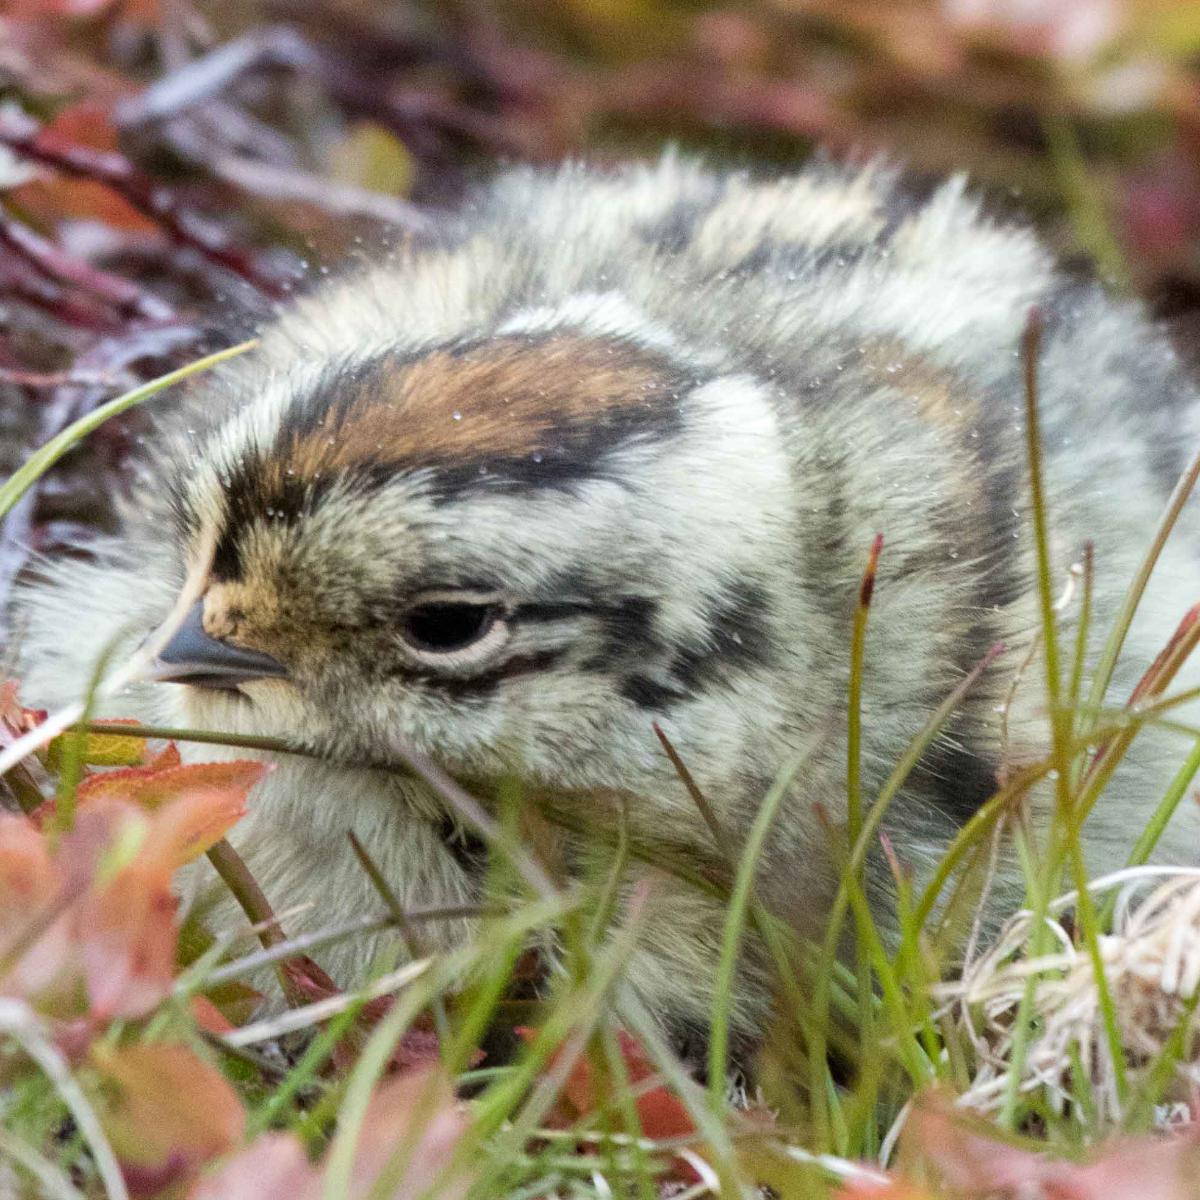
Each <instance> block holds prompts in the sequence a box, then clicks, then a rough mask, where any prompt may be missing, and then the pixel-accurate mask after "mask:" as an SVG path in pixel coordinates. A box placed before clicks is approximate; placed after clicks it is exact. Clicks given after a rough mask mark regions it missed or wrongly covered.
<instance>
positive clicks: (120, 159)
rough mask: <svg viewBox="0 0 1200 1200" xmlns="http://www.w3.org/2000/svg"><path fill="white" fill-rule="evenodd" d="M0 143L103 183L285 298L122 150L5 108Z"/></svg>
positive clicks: (212, 257) (182, 240)
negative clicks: (56, 135)
mask: <svg viewBox="0 0 1200 1200" xmlns="http://www.w3.org/2000/svg"><path fill="white" fill-rule="evenodd" d="M0 144H3V145H5V146H8V147H9V149H11V150H13V151H15V152H16V153H17V154H20V155H22V156H23V157H25V158H28V159H30V160H32V161H33V162H37V163H41V164H42V165H44V166H48V167H52V168H53V169H54V170H56V171H61V172H62V173H63V174H65V175H71V176H73V177H75V178H78V179H89V180H92V181H93V182H95V183H101V184H103V185H104V186H105V187H107V188H109V189H111V190H112V191H113V192H115V193H116V194H117V195H119V196H121V197H122V198H123V199H125V200H127V201H128V202H129V203H130V204H131V205H133V207H134V208H136V209H137V210H138V211H139V212H141V213H143V214H144V215H145V216H147V217H149V218H150V219H151V220H152V221H154V222H155V223H156V224H157V225H158V226H159V227H160V228H161V229H162V230H163V231H164V232H165V233H166V234H167V235H168V236H169V237H171V238H172V239H173V240H174V241H176V242H178V243H179V244H180V245H184V246H188V247H190V248H191V249H193V250H195V251H196V252H197V253H199V254H202V255H204V257H205V258H207V259H209V261H211V262H214V263H216V264H217V265H218V266H221V267H223V268H224V269H225V270H227V271H231V272H232V273H233V274H235V275H237V276H239V277H240V278H242V279H244V280H246V281H247V282H248V283H250V284H252V285H253V286H254V287H256V288H258V290H259V291H261V292H263V293H264V294H265V295H268V296H272V297H274V298H276V299H280V298H282V297H283V296H284V295H285V294H286V292H287V288H286V286H285V285H284V284H283V283H282V282H281V281H280V280H278V279H274V278H271V277H270V276H268V275H266V274H264V273H263V272H262V271H261V270H259V268H258V265H257V264H256V263H255V262H254V260H253V258H252V256H251V255H250V254H248V253H246V252H245V251H242V250H239V249H238V248H237V247H235V246H234V245H232V243H231V242H230V240H229V238H228V237H227V236H226V235H225V234H224V233H223V232H222V231H221V230H219V229H218V228H217V227H216V226H214V225H210V224H209V223H208V222H207V221H205V220H203V219H202V218H201V217H199V216H197V215H196V214H195V213H192V212H188V211H187V210H186V209H183V208H181V207H180V205H179V204H178V202H177V201H176V199H175V197H174V195H173V194H172V193H171V192H170V191H169V190H168V189H167V188H165V187H163V186H161V185H160V184H158V183H155V182H154V180H153V179H151V178H150V177H149V176H148V175H145V174H143V173H142V172H141V171H139V170H138V169H137V168H136V167H135V166H134V165H133V163H131V162H130V161H129V160H128V159H127V158H125V157H124V156H123V155H121V154H115V153H113V152H111V151H99V150H92V149H89V148H87V147H84V146H71V145H60V144H58V143H56V142H52V141H49V140H47V139H46V138H45V137H44V136H43V135H42V133H41V131H40V129H39V127H38V124H37V122H36V121H33V120H32V119H31V118H29V117H26V116H24V115H23V114H19V113H13V112H5V113H3V114H0Z"/></svg>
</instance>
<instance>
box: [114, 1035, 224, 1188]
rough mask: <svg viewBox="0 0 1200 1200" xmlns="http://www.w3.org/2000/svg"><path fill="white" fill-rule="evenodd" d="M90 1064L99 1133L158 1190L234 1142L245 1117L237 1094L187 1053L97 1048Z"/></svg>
mask: <svg viewBox="0 0 1200 1200" xmlns="http://www.w3.org/2000/svg"><path fill="white" fill-rule="evenodd" d="M92 1064H93V1066H94V1067H95V1068H96V1070H97V1071H98V1072H99V1074H100V1076H101V1078H102V1080H103V1081H104V1084H105V1086H104V1087H103V1088H102V1089H101V1092H100V1096H99V1103H98V1108H99V1111H100V1117H101V1120H102V1121H103V1123H104V1128H105V1132H106V1133H107V1134H108V1136H109V1139H110V1140H111V1142H112V1146H113V1149H114V1151H116V1154H117V1157H118V1158H119V1159H120V1161H121V1164H122V1166H123V1167H124V1168H126V1170H127V1171H129V1170H130V1169H131V1168H132V1169H133V1172H134V1175H135V1176H136V1175H137V1172H141V1173H142V1174H143V1176H144V1179H145V1180H146V1181H150V1180H151V1179H154V1180H156V1181H157V1186H158V1187H159V1188H161V1187H162V1186H164V1185H165V1183H166V1182H175V1181H178V1180H180V1179H182V1178H185V1177H186V1176H187V1175H189V1174H192V1173H194V1172H195V1171H196V1170H197V1169H198V1168H199V1167H201V1166H202V1165H204V1164H205V1163H207V1162H210V1161H211V1160H212V1159H214V1158H216V1157H217V1156H218V1155H220V1154H225V1153H227V1152H228V1151H230V1150H232V1149H233V1147H234V1146H236V1145H237V1144H238V1142H239V1141H240V1140H241V1137H242V1131H243V1129H244V1127H245V1123H246V1117H245V1112H244V1111H243V1109H242V1104H241V1101H240V1100H239V1099H238V1097H237V1093H236V1092H235V1091H234V1090H233V1087H232V1086H231V1085H230V1084H229V1082H228V1081H227V1080H226V1079H225V1077H224V1076H223V1075H222V1074H221V1072H220V1071H218V1070H217V1069H216V1068H215V1067H212V1066H210V1065H209V1064H208V1063H206V1062H204V1061H203V1060H202V1059H200V1058H198V1057H197V1056H196V1054H195V1053H194V1052H193V1051H192V1050H190V1049H189V1048H188V1047H186V1046H181V1045H171V1044H168V1043H163V1042H151V1043H143V1044H140V1045H131V1046H122V1047H118V1048H113V1047H111V1046H108V1045H106V1044H104V1043H103V1042H98V1043H96V1045H95V1046H93V1048H92ZM163 1176H166V1177H167V1178H165V1179H164V1178H162V1177H163Z"/></svg>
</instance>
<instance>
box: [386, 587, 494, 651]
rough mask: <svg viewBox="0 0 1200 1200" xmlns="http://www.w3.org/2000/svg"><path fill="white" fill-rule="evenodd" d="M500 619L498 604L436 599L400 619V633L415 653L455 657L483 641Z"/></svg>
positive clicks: (409, 611)
mask: <svg viewBox="0 0 1200 1200" xmlns="http://www.w3.org/2000/svg"><path fill="white" fill-rule="evenodd" d="M499 620H500V607H499V605H496V604H472V603H467V602H464V601H452V600H435V601H426V602H425V603H423V604H415V605H413V606H412V607H411V608H409V609H406V610H405V612H404V613H403V614H402V616H401V618H400V633H401V636H403V638H404V640H405V641H406V642H408V644H409V645H410V646H412V648H413V649H414V650H419V651H422V652H423V653H425V654H453V653H455V652H456V651H463V650H468V649H470V648H471V647H472V646H474V645H476V644H477V643H478V642H481V641H483V640H484V639H485V638H486V637H487V636H488V634H489V633H491V632H492V631H493V630H494V629H495V627H496V625H497V623H498V622H499Z"/></svg>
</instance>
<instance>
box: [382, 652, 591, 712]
mask: <svg viewBox="0 0 1200 1200" xmlns="http://www.w3.org/2000/svg"><path fill="white" fill-rule="evenodd" d="M566 653H567V648H566V647H560V648H559V649H557V650H537V651H534V652H532V653H529V654H514V655H513V656H512V657H511V658H509V659H506V660H505V661H504V662H502V663H500V664H499V666H496V667H493V668H492V669H491V670H490V671H483V672H481V673H480V674H478V675H465V676H455V675H445V674H441V673H439V672H437V671H426V670H414V669H412V668H411V667H405V668H402V669H398V670H396V671H393V672H390V673H391V674H392V675H393V676H394V677H396V678H402V679H411V680H413V681H417V682H420V683H423V684H425V685H426V686H427V687H428V688H429V690H430V691H431V692H437V693H438V694H440V695H443V696H445V697H447V698H448V699H452V700H462V699H470V698H472V697H476V698H482V697H486V696H490V695H491V694H492V693H493V692H495V690H496V689H497V688H498V687H499V686H500V684H502V683H503V682H504V681H505V680H506V679H516V678H519V677H520V676H522V675H534V674H537V673H538V672H541V671H548V670H549V669H550V668H551V667H553V666H554V664H555V663H557V662H558V661H559V660H560V659H562V658H563V657H565V655H566Z"/></svg>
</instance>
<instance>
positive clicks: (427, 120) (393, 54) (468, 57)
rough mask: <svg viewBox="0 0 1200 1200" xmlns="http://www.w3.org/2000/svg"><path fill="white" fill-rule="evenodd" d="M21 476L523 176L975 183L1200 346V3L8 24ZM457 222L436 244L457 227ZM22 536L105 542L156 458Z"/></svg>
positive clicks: (132, 1)
mask: <svg viewBox="0 0 1200 1200" xmlns="http://www.w3.org/2000/svg"><path fill="white" fill-rule="evenodd" d="M0 14H2V16H0V388H3V391H4V396H5V397H6V399H5V401H4V403H2V404H0V470H3V469H4V468H5V467H9V466H11V465H12V462H13V461H15V460H16V458H17V457H18V456H19V454H20V453H21V452H22V450H21V448H22V447H23V446H26V445H27V444H28V442H29V441H30V440H31V439H35V438H44V437H46V436H48V435H50V434H52V433H53V432H55V431H56V430H57V429H58V428H61V426H62V425H63V423H64V422H66V421H67V420H70V419H71V418H72V417H74V416H76V415H78V414H79V412H80V411H81V410H83V409H86V408H87V407H88V406H90V405H93V404H94V403H96V402H97V400H99V399H100V398H102V397H104V396H107V395H110V394H112V392H113V391H114V390H115V389H116V388H119V387H121V386H125V385H127V384H128V383H129V382H130V381H131V380H132V379H134V378H138V377H141V376H144V375H145V374H147V373H149V372H152V371H158V370H161V369H163V368H164V367H166V366H170V365H175V364H177V363H178V362H180V361H184V360H186V359H187V358H189V357H194V356H195V355H196V353H197V352H198V350H199V349H200V348H201V347H202V346H203V345H204V344H205V343H211V342H212V341H213V340H214V338H217V337H220V338H228V337H229V336H230V333H231V330H230V329H229V325H230V323H231V316H230V314H231V313H237V314H240V316H239V317H238V318H236V319H232V323H233V324H234V325H238V324H249V323H251V322H252V321H253V319H254V318H255V316H256V315H257V314H259V313H261V312H263V311H266V310H268V309H269V306H270V304H271V303H273V302H274V301H275V300H276V299H277V298H278V297H279V296H281V295H283V294H284V293H286V292H287V291H288V290H289V289H290V288H291V287H293V286H295V285H296V284H297V282H298V281H299V280H301V279H302V278H303V277H304V276H305V275H306V274H311V273H313V271H319V270H323V269H328V267H329V266H331V265H333V264H335V263H336V262H337V261H338V260H339V258H340V257H342V256H343V255H344V254H346V253H347V252H354V251H355V249H356V247H357V246H358V245H362V244H366V245H368V246H372V245H378V244H379V242H380V240H381V239H382V238H384V237H385V234H384V233H383V232H382V231H383V230H387V229H394V228H399V229H401V230H404V229H406V228H416V227H420V226H421V225H422V224H424V223H425V222H427V221H429V220H430V219H436V206H437V205H439V204H442V203H445V202H450V201H452V200H453V199H454V197H455V196H456V195H458V194H460V193H461V192H462V190H463V189H464V188H465V187H467V186H469V185H470V183H471V182H472V180H474V179H477V178H479V177H481V176H482V175H483V174H485V173H486V172H487V171H488V170H490V169H491V168H492V166H493V165H494V163H495V162H496V161H497V160H507V161H512V160H522V161H532V162H539V163H544V162H552V161H554V160H556V159H559V158H561V157H563V156H564V155H569V154H579V153H585V154H588V155H590V156H593V157H601V158H605V157H614V156H620V155H627V154H631V153H632V154H650V153H654V152H655V151H656V150H657V149H658V148H659V147H660V146H661V145H662V144H663V143H664V141H667V140H674V141H676V142H678V143H681V144H683V145H685V146H687V147H689V148H693V149H696V150H699V151H701V152H703V153H705V154H708V155H710V156H712V157H714V158H716V159H719V160H721V161H733V162H737V163H741V164H746V165H762V164H767V165H769V166H770V167H773V168H779V169H783V168H787V167H789V166H793V165H796V164H798V163H799V162H801V161H802V160H803V159H804V158H805V157H806V156H807V155H808V154H810V153H811V152H813V150H814V149H815V148H817V147H822V146H824V147H828V148H829V149H830V150H831V151H832V152H833V153H835V154H838V155H844V156H845V155H849V156H859V157H865V156H868V155H871V154H880V153H882V154H885V155H887V156H889V157H891V158H893V159H895V160H897V161H899V162H901V163H903V164H905V165H906V166H907V168H908V169H909V170H910V171H912V172H913V173H914V174H916V175H918V176H925V177H928V178H930V179H932V178H935V177H937V176H940V175H943V174H945V173H947V172H950V171H956V170H963V169H965V170H967V171H969V172H970V173H971V175H972V177H973V178H974V180H975V181H976V182H977V184H978V185H980V186H981V187H983V188H985V189H986V190H987V191H988V192H989V194H990V196H991V198H992V200H993V202H994V203H995V204H996V206H997V208H998V209H999V210H1000V211H1002V212H1012V211H1018V210H1019V211H1025V212H1028V213H1030V214H1031V215H1032V216H1033V218H1034V219H1035V220H1037V221H1038V222H1039V224H1040V225H1041V226H1042V227H1043V229H1044V231H1045V232H1046V234H1047V236H1048V237H1049V238H1050V239H1051V241H1052V242H1053V244H1054V245H1055V246H1056V248H1057V249H1058V250H1059V251H1060V252H1061V253H1062V254H1063V255H1064V256H1066V257H1067V258H1068V259H1073V258H1074V259H1081V260H1089V259H1090V260H1091V261H1093V262H1095V263H1096V264H1097V266H1098V268H1099V270H1100V271H1101V273H1102V274H1104V275H1105V276H1106V277H1108V278H1109V279H1110V281H1111V282H1112V283H1113V284H1114V286H1116V287H1119V288H1122V289H1129V290H1133V291H1136V292H1137V293H1140V294H1141V295H1143V296H1144V297H1146V298H1147V299H1148V300H1149V302H1150V303H1151V304H1152V305H1153V306H1154V308H1155V310H1156V312H1157V313H1158V314H1159V315H1160V316H1161V317H1163V318H1164V319H1165V320H1167V321H1168V322H1169V324H1170V325H1171V327H1172V328H1173V329H1174V330H1175V332H1176V333H1177V335H1178V338H1179V341H1180V344H1181V346H1183V348H1184V349H1185V351H1187V352H1189V353H1194V352H1195V348H1196V346H1197V345H1200V0H743V2H741V3H735V2H724V3H722V2H719V0H718V2H707V0H553V2H547V0H542V2H540V3H539V2H536V0H384V2H380V0H6V4H3V5H0ZM430 212H433V213H434V216H433V217H432V218H431V217H430V215H429V213H430ZM138 432H139V430H138V426H137V424H136V422H127V423H125V424H123V425H118V426H113V427H108V428H106V430H105V431H104V432H103V433H102V435H101V436H100V437H99V438H98V439H97V440H96V444H95V445H93V446H91V447H89V448H88V449H87V450H86V451H84V452H83V453H82V454H78V455H76V456H75V458H74V460H73V461H72V462H70V463H68V464H67V465H66V467H65V469H64V470H61V471H59V472H58V473H57V474H56V475H53V476H51V477H50V478H49V479H48V480H47V482H46V483H45V484H44V485H43V486H42V487H41V488H40V489H39V490H38V492H37V493H36V494H34V495H32V496H30V497H29V498H28V499H27V501H26V502H25V505H24V507H23V509H22V511H20V512H18V513H15V514H14V516H13V517H12V518H10V520H9V522H8V523H7V527H6V530H5V532H4V534H3V536H2V537H0V586H2V585H3V584H4V582H5V581H6V580H7V579H9V578H11V576H12V574H13V572H14V571H15V570H16V569H19V566H20V564H21V562H22V561H23V558H24V554H25V549H26V547H27V546H29V545H34V546H37V547H38V548H43V549H47V548H48V549H54V548H56V547H58V546H60V545H63V544H66V543H75V544H78V543H80V542H81V541H82V540H85V539H86V538H87V537H88V536H90V534H91V533H92V532H93V531H94V530H95V529H96V528H97V527H100V526H103V525H104V524H105V523H106V521H107V520H108V515H107V510H106V509H105V508H104V506H103V505H102V504H100V503H99V502H98V500H97V497H98V496H99V495H101V494H103V492H104V490H105V488H106V487H111V484H112V483H113V481H114V480H115V479H117V478H119V475H114V474H113V472H115V471H116V469H117V468H118V467H119V465H120V463H121V462H122V461H124V460H125V458H126V456H127V454H128V450H129V448H130V445H131V444H132V441H133V440H135V439H136V438H137V436H138Z"/></svg>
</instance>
